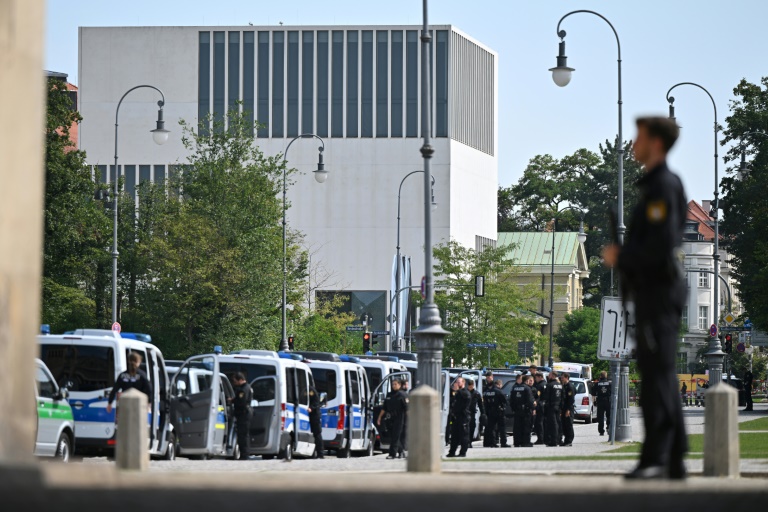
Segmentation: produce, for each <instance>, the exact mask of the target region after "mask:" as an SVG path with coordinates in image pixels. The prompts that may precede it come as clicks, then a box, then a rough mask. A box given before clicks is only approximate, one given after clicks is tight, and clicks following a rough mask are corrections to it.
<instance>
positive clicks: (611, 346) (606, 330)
mask: <svg viewBox="0 0 768 512" xmlns="http://www.w3.org/2000/svg"><path fill="white" fill-rule="evenodd" d="M635 327H636V320H635V308H634V304H632V303H627V304H624V303H623V301H622V300H621V298H620V297H603V303H602V309H601V311H600V336H599V337H598V342H597V357H598V358H599V359H602V360H605V361H621V360H624V361H627V360H630V359H634V358H635V352H636V351H637V341H636V340H635Z"/></svg>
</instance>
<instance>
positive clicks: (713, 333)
mask: <svg viewBox="0 0 768 512" xmlns="http://www.w3.org/2000/svg"><path fill="white" fill-rule="evenodd" d="M709 335H710V336H712V337H713V338H716V337H717V326H716V325H715V324H712V325H710V326H709Z"/></svg>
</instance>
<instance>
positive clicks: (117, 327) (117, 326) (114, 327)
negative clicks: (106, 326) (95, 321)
mask: <svg viewBox="0 0 768 512" xmlns="http://www.w3.org/2000/svg"><path fill="white" fill-rule="evenodd" d="M112 330H113V331H115V332H120V331H122V330H123V328H122V327H120V322H115V323H113V324H112Z"/></svg>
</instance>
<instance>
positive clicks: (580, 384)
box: [571, 378, 597, 424]
mask: <svg viewBox="0 0 768 512" xmlns="http://www.w3.org/2000/svg"><path fill="white" fill-rule="evenodd" d="M571 384H573V387H574V388H576V397H575V404H576V405H575V414H574V419H575V420H584V422H585V423H587V424H589V423H592V421H593V420H596V419H597V407H595V399H594V397H593V396H592V393H591V392H590V390H589V381H588V380H587V379H577V378H572V379H571Z"/></svg>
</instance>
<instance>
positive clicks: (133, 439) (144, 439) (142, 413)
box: [115, 389, 149, 471]
mask: <svg viewBox="0 0 768 512" xmlns="http://www.w3.org/2000/svg"><path fill="white" fill-rule="evenodd" d="M118 406H119V414H118V415H117V443H116V445H115V463H116V464H117V468H118V469H123V470H129V471H145V470H147V469H149V450H148V449H147V447H148V446H149V437H148V434H147V395H145V394H144V393H142V392H141V391H137V390H135V389H129V390H128V391H126V392H125V393H123V394H122V395H120V400H119V402H118Z"/></svg>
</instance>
